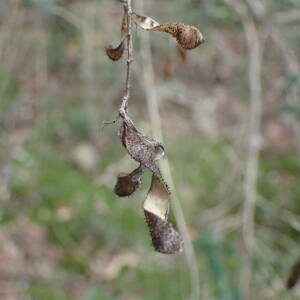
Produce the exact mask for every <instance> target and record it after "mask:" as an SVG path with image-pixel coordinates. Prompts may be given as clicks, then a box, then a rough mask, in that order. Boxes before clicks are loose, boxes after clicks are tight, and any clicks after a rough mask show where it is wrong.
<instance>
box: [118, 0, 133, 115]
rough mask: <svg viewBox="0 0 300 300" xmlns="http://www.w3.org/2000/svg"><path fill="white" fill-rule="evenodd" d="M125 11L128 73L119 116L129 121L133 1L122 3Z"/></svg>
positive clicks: (124, 0)
mask: <svg viewBox="0 0 300 300" xmlns="http://www.w3.org/2000/svg"><path fill="white" fill-rule="evenodd" d="M122 3H123V6H124V9H125V11H126V12H127V26H128V32H127V71H126V86H125V93H124V96H123V99H122V104H121V107H120V109H119V115H120V117H121V118H122V119H123V120H124V119H125V120H126V119H128V116H127V112H128V101H129V98H130V79H131V64H132V62H133V54H132V53H133V47H132V21H131V14H132V7H131V0H123V1H122Z"/></svg>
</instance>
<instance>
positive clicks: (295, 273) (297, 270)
mask: <svg viewBox="0 0 300 300" xmlns="http://www.w3.org/2000/svg"><path fill="white" fill-rule="evenodd" d="M299 278H300V261H298V262H297V263H296V264H295V265H294V266H293V267H292V269H291V272H290V275H289V277H288V279H287V281H286V287H287V289H292V288H293V287H294V286H295V285H296V284H297V282H298V280H299Z"/></svg>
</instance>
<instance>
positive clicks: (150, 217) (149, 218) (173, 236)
mask: <svg viewBox="0 0 300 300" xmlns="http://www.w3.org/2000/svg"><path fill="white" fill-rule="evenodd" d="M144 213H145V218H146V222H147V224H148V227H149V231H150V235H151V239H152V244H153V247H154V249H155V250H156V251H158V252H160V253H163V254H175V253H177V252H182V245H183V241H182V238H181V237H180V235H179V233H178V232H177V231H175V229H174V228H173V226H172V225H171V224H170V223H168V222H167V221H166V220H163V219H161V218H160V217H158V216H157V215H155V214H153V213H151V212H149V211H147V210H144Z"/></svg>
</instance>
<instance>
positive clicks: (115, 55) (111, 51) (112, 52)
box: [105, 40, 125, 61]
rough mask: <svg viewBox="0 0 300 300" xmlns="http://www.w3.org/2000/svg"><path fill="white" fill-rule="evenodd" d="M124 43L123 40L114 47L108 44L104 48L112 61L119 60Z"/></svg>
mask: <svg viewBox="0 0 300 300" xmlns="http://www.w3.org/2000/svg"><path fill="white" fill-rule="evenodd" d="M124 49H125V45H124V40H123V41H122V42H121V43H120V45H119V46H118V47H116V48H113V47H112V46H108V47H106V48H105V52H106V55H107V56H108V57H109V58H110V59H111V60H113V61H117V60H119V59H120V58H121V57H122V55H123V53H124Z"/></svg>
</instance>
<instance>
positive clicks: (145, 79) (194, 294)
mask: <svg viewBox="0 0 300 300" xmlns="http://www.w3.org/2000/svg"><path fill="white" fill-rule="evenodd" d="M139 11H141V12H143V0H141V1H140V2H139ZM140 37H141V56H142V57H141V58H142V65H143V76H142V78H141V83H142V85H143V86H144V89H145V93H146V98H147V107H148V112H149V116H150V119H151V128H152V133H153V136H154V138H155V139H157V140H159V141H160V142H162V143H163V144H164V142H163V135H162V121H161V117H160V113H159V98H158V94H157V92H156V89H155V81H154V70H153V62H152V53H151V47H150V39H149V35H148V34H145V33H142V34H141V35H140ZM160 165H161V168H162V172H163V174H164V176H165V178H166V181H167V182H168V184H170V187H171V189H172V191H173V197H172V200H173V202H172V204H173V209H174V214H175V217H176V221H177V224H178V227H179V231H180V232H181V234H182V237H183V241H184V253H185V255H186V260H187V264H188V267H189V271H190V277H191V298H190V299H192V300H198V299H200V280H199V270H198V263H197V259H196V255H195V252H194V249H193V244H192V242H191V237H190V235H189V232H188V228H187V224H186V221H185V217H184V214H183V211H182V207H181V204H180V201H179V199H178V197H177V196H176V191H175V187H174V181H173V177H172V172H171V168H170V164H169V161H168V159H167V158H166V159H163V160H162V161H161V164H160Z"/></svg>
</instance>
